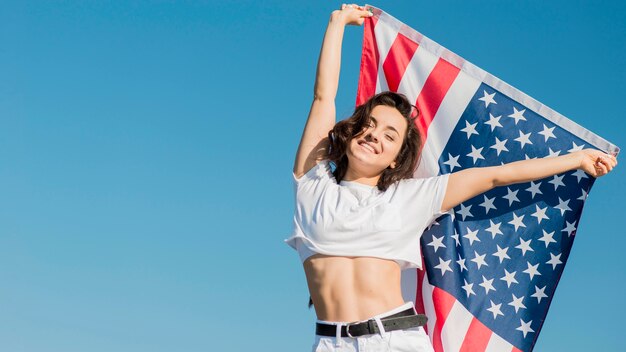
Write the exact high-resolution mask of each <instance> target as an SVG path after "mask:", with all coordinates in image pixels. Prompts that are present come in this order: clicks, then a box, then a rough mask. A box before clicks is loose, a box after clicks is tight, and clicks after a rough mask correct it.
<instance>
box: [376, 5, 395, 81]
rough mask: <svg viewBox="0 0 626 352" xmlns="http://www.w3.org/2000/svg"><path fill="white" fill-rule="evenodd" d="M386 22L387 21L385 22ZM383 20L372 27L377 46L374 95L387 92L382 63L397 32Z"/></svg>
mask: <svg viewBox="0 0 626 352" xmlns="http://www.w3.org/2000/svg"><path fill="white" fill-rule="evenodd" d="M387 21H388V20H387ZM387 21H385V20H384V19H383V16H381V18H380V19H379V20H378V22H377V23H376V27H374V35H375V36H376V45H377V46H378V55H379V56H380V57H379V60H378V74H377V75H376V76H377V78H376V93H380V92H383V91H388V90H389V86H388V85H387V78H385V72H384V70H383V63H384V62H385V59H386V58H387V55H388V54H389V50H391V46H392V45H393V42H394V41H395V40H396V37H397V36H398V30H397V29H394V28H391V26H390V25H389V22H387Z"/></svg>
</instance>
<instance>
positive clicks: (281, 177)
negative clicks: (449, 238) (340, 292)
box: [0, 0, 626, 352]
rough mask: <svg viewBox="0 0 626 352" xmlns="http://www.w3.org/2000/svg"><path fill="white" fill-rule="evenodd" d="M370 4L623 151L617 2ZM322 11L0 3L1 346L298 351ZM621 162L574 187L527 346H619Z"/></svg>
mask: <svg viewBox="0 0 626 352" xmlns="http://www.w3.org/2000/svg"><path fill="white" fill-rule="evenodd" d="M375 5H376V6H378V7H380V8H382V9H383V10H385V11H386V12H388V13H390V14H391V15H393V16H395V17H397V18H398V19H400V20H401V21H403V22H405V23H407V24H408V25H410V26H411V27H413V28H415V29H417V30H418V31H420V32H422V33H424V34H425V35H427V36H429V37H430V38H432V39H434V40H435V41H437V42H439V43H441V44H443V45H444V46H446V47H447V48H449V49H451V50H452V51H454V52H456V53H457V54H459V55H461V56H463V57H465V58H466V59H467V60H469V61H471V62H473V63H475V64H477V65H478V66H480V67H482V68H484V69H485V70H487V71H490V72H491V73H492V74H494V75H496V76H498V77H500V78H502V79H504V80H505V81H507V82H508V83H510V84H512V85H513V86H515V87H517V88H519V89H521V90H522V91H524V92H526V93H527V94H529V95H531V96H532V97H534V98H536V99H538V100H539V101H541V102H543V103H545V104H546V105H548V106H550V107H552V108H554V109H555V110H557V111H559V112H561V113H562V114H564V115H566V116H568V117H569V118H570V119H572V120H574V121H576V122H577V123H579V124H581V125H583V126H585V127H586V128H588V129H590V130H591V131H593V132H595V133H597V134H599V135H600V136H602V137H604V138H606V139H608V140H609V141H611V142H613V143H615V144H617V145H618V146H621V147H624V146H626V123H625V122H624V120H625V118H626V116H625V113H624V105H623V104H624V92H626V83H625V82H626V68H625V67H624V57H626V3H625V2H623V1H619V0H615V1H587V2H581V1H577V2H572V1H537V0H532V1H501V0H492V1H432V2H426V1H379V2H377V3H375ZM338 6H339V3H335V2H327V1H324V2H318V1H307V2H295V1H237V2H229V1H222V2H213V1H196V2H193V1H152V2H148V1H121V2H111V1H40V2H38V1H28V2H26V1H15V2H3V4H2V6H1V7H2V9H1V10H0V43H1V45H0V351H11V352H19V351H28V352H30V351H46V352H48V351H50V352H51V351H59V352H60V351H62V352H74V351H76V352H84V351H90V352H99V351H116V352H123V351H129V352H130V351H132V352H138V351H150V352H157V351H168V352H169V351H252V350H262V351H285V352H287V351H289V352H292V351H308V350H310V346H311V343H312V342H313V323H314V319H315V317H314V313H313V311H309V310H308V309H307V307H306V305H307V301H308V292H307V288H306V282H305V279H304V275H303V271H302V269H301V266H300V262H299V260H298V258H297V255H296V253H295V252H293V251H292V250H291V249H290V248H289V247H287V246H286V245H285V244H284V243H283V239H284V238H285V237H287V236H288V234H289V233H290V231H291V217H292V211H293V204H292V202H293V194H292V184H291V174H290V172H291V166H292V159H293V156H294V153H295V149H296V147H297V143H298V140H299V137H300V133H301V130H302V127H303V124H304V121H305V118H306V115H307V112H308V108H309V104H310V101H311V97H312V88H313V80H314V74H315V65H316V60H317V55H318V52H319V47H320V43H321V39H322V36H323V32H324V29H325V25H326V22H327V19H328V16H329V14H330V12H331V10H333V9H334V8H336V7H338ZM361 35H362V29H361V28H349V30H348V31H347V33H346V36H345V45H344V61H343V71H342V77H341V84H340V91H339V95H338V101H337V104H338V113H339V114H340V115H341V116H346V115H348V114H349V113H350V111H351V109H352V107H353V104H354V100H355V94H356V83H357V77H358V68H359V60H360V57H359V54H360V45H361ZM625 166H626V165H621V167H618V168H617V169H616V170H615V171H614V172H613V173H612V174H611V175H609V176H607V177H605V178H603V179H600V180H599V181H598V182H596V184H595V186H594V189H593V191H592V192H591V195H590V197H589V199H588V202H587V204H586V207H585V211H584V212H583V216H582V220H581V223H580V226H579V228H578V234H577V240H576V243H575V245H574V248H573V250H572V253H571V255H570V258H569V262H568V265H567V267H566V268H565V272H564V274H563V277H562V278H561V283H560V286H559V288H558V289H557V292H556V295H555V299H554V301H553V303H552V306H551V310H550V313H549V314H548V318H547V321H546V323H545V324H544V327H543V331H542V334H541V335H540V337H539V341H538V343H537V346H536V350H537V351H587V350H597V351H617V350H622V349H623V338H622V337H623V327H622V325H623V324H622V323H623V321H624V316H626V301H625V300H624V299H623V298H624V297H625V296H626V276H625V274H624V271H623V270H624V261H623V257H624V255H623V253H624V248H626V230H625V228H624V225H623V223H621V221H620V220H623V219H624V215H623V211H622V208H623V203H620V201H622V200H624V199H625V198H626V187H625V185H624V184H625V183H624V181H623V179H624V172H625V171H624V170H626V167H625ZM270 346H272V347H270Z"/></svg>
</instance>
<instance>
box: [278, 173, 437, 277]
mask: <svg viewBox="0 0 626 352" xmlns="http://www.w3.org/2000/svg"><path fill="white" fill-rule="evenodd" d="M447 184H448V174H445V175H441V176H435V177H430V178H411V179H406V180H401V181H399V182H396V183H394V184H392V185H391V186H389V188H388V189H387V190H386V191H385V192H381V191H379V190H378V188H377V187H376V186H368V185H364V184H360V183H356V182H349V181H341V182H340V183H339V184H337V181H336V180H335V177H334V176H333V175H332V173H331V169H330V165H329V162H328V161H322V162H320V163H318V164H317V165H316V166H314V167H313V168H312V169H311V170H309V171H308V172H307V173H306V174H305V175H304V176H302V177H301V178H300V179H296V178H295V177H294V186H295V194H296V209H295V214H294V217H293V221H294V230H293V233H292V236H291V237H289V238H288V239H286V240H285V242H286V243H287V244H288V245H290V246H291V247H293V248H294V249H296V250H297V251H298V254H299V255H300V259H301V260H302V262H304V261H305V260H306V259H307V258H308V257H310V256H312V255H314V254H316V253H320V254H325V255H335V256H349V257H377V258H383V259H390V260H395V261H396V262H397V263H398V264H399V265H400V267H401V268H402V269H407V268H419V267H421V252H420V237H421V236H422V232H423V231H424V229H425V228H426V227H427V226H428V225H429V224H430V223H431V222H432V221H433V220H435V219H436V218H437V217H439V216H440V215H441V214H443V212H441V211H440V209H441V205H442V203H443V197H444V195H445V193H446V186H447Z"/></svg>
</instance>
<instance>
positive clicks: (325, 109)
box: [293, 5, 371, 177]
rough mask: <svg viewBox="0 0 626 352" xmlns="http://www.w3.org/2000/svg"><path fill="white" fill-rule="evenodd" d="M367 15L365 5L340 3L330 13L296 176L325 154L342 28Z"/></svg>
mask: <svg viewBox="0 0 626 352" xmlns="http://www.w3.org/2000/svg"><path fill="white" fill-rule="evenodd" d="M369 16H371V13H370V12H369V11H367V10H366V9H365V7H361V6H357V5H342V6H341V10H335V11H333V13H332V14H331V16H330V21H329V22H328V27H327V28H326V34H325V35H324V41H323V43H322V50H321V51H320V57H319V61H318V63H317V75H316V78H315V88H314V92H313V103H312V105H311V111H310V112H309V117H308V119H307V122H306V125H305V127H304V131H303V132H302V138H301V139H300V145H299V146H298V152H297V153H296V160H295V162H294V165H293V173H294V174H295V175H296V177H301V176H302V175H304V174H305V173H306V172H307V171H308V170H310V169H311V168H312V167H313V166H315V164H317V162H319V161H320V160H322V159H323V158H324V157H325V156H326V153H327V150H326V149H327V147H328V131H330V130H331V129H332V128H333V126H334V125H335V119H336V117H335V96H336V95H337V87H338V85H339V70H340V66H341V43H342V41H343V31H344V28H345V26H346V25H349V24H352V25H362V24H363V22H364V20H365V17H369Z"/></svg>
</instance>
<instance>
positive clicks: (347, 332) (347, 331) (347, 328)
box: [346, 323, 355, 338]
mask: <svg viewBox="0 0 626 352" xmlns="http://www.w3.org/2000/svg"><path fill="white" fill-rule="evenodd" d="M350 325H354V324H350V323H348V324H346V335H348V337H351V338H355V337H354V336H352V334H350Z"/></svg>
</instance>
